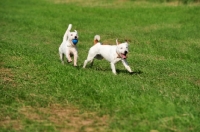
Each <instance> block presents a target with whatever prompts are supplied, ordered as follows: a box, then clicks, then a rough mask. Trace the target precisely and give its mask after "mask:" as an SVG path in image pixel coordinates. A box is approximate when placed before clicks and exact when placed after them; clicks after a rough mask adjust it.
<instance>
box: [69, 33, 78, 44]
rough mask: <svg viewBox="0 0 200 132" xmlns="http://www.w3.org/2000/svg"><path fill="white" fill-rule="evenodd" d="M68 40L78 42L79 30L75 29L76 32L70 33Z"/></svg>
mask: <svg viewBox="0 0 200 132" xmlns="http://www.w3.org/2000/svg"><path fill="white" fill-rule="evenodd" d="M68 40H69V41H71V42H72V43H73V44H74V45H76V44H77V43H78V32H77V31H76V30H74V32H69V33H68Z"/></svg>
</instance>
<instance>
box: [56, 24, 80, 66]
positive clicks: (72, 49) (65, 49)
mask: <svg viewBox="0 0 200 132" xmlns="http://www.w3.org/2000/svg"><path fill="white" fill-rule="evenodd" d="M71 28H72V24H69V26H68V28H67V30H66V32H65V34H64V36H63V41H62V43H61V45H60V47H59V54H60V60H61V62H62V63H63V64H64V55H65V56H66V58H67V61H68V62H72V59H71V56H70V55H72V54H73V56H74V66H77V59H78V51H77V46H76V45H74V44H73V43H72V39H75V38H76V39H78V32H77V31H76V30H75V31H74V32H70V30H71Z"/></svg>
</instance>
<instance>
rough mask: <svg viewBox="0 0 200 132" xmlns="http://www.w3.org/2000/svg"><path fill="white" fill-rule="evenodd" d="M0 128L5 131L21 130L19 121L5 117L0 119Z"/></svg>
mask: <svg viewBox="0 0 200 132" xmlns="http://www.w3.org/2000/svg"><path fill="white" fill-rule="evenodd" d="M0 118H1V119H0V127H1V128H4V129H7V130H9V129H10V130H16V131H19V130H22V129H23V127H22V125H21V122H20V120H16V119H14V120H13V119H11V118H10V117H9V116H6V117H0Z"/></svg>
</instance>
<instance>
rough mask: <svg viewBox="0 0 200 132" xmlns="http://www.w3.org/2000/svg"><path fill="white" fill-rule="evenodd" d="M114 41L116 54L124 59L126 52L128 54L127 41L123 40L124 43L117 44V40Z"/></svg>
mask: <svg viewBox="0 0 200 132" xmlns="http://www.w3.org/2000/svg"><path fill="white" fill-rule="evenodd" d="M116 43H117V54H118V55H119V57H121V58H122V59H126V58H127V54H128V43H127V42H125V43H121V44H119V43H118V41H117V40H116Z"/></svg>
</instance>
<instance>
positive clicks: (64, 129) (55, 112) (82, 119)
mask: <svg viewBox="0 0 200 132" xmlns="http://www.w3.org/2000/svg"><path fill="white" fill-rule="evenodd" d="M20 113H21V114H23V115H24V116H25V118H27V119H29V120H33V121H36V122H40V123H44V122H50V123H51V124H53V125H54V126H55V127H56V129H57V130H59V131H61V132H78V131H86V132H96V131H98V132H103V131H105V130H106V129H107V128H108V116H107V115H104V116H102V117H100V116H97V114H96V113H95V112H86V111H84V112H81V111H80V110H79V109H78V108H75V107H71V106H61V105H59V104H54V105H51V106H49V107H46V108H33V107H24V108H22V109H21V110H20Z"/></svg>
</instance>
